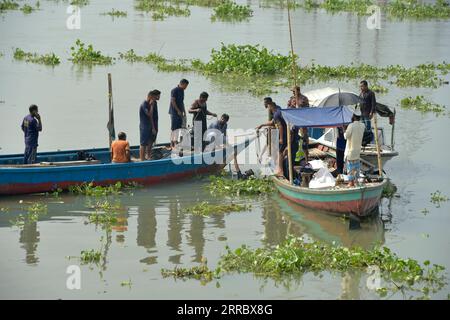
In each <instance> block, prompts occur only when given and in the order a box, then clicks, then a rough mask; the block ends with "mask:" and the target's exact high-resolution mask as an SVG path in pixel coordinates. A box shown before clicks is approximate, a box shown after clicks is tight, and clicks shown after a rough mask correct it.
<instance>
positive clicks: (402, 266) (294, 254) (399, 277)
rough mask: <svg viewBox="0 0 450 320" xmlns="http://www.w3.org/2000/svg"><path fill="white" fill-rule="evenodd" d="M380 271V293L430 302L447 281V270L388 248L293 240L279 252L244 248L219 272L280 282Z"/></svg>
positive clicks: (228, 257)
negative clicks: (304, 276) (285, 277)
mask: <svg viewBox="0 0 450 320" xmlns="http://www.w3.org/2000/svg"><path fill="white" fill-rule="evenodd" d="M368 268H377V269H378V270H379V271H380V276H381V278H382V280H383V281H384V283H383V286H381V287H380V288H379V289H378V290H377V293H378V294H380V295H381V296H382V297H384V296H386V295H387V294H388V293H389V292H391V293H395V292H402V293H403V294H406V293H411V294H412V296H411V297H415V298H428V297H429V295H430V294H431V293H436V292H438V291H439V290H441V289H442V288H443V287H444V286H445V285H446V284H447V282H446V281H447V279H446V277H445V275H444V270H445V268H444V267H443V266H440V265H436V264H431V263H430V261H424V262H423V263H422V264H420V263H419V262H418V261H416V260H414V259H409V258H407V259H402V258H400V257H398V256H397V255H396V254H395V253H393V252H392V251H391V250H390V249H389V248H387V247H376V248H374V249H372V250H365V249H362V248H359V247H352V248H347V247H342V246H335V245H329V244H324V243H320V242H306V241H304V240H302V239H300V238H294V237H291V238H289V239H287V240H286V241H285V242H283V243H282V244H280V245H279V246H276V247H275V248H258V249H250V248H248V247H247V246H245V245H244V246H241V247H239V248H237V249H235V250H231V249H230V248H227V253H226V254H225V255H223V256H222V257H221V259H220V261H219V266H218V272H220V273H223V272H241V273H242V272H244V273H246V272H250V273H254V274H255V275H258V276H264V277H269V278H278V277H281V276H283V275H292V274H304V273H306V272H313V273H315V274H320V273H321V272H324V271H331V272H341V273H342V272H347V271H358V270H360V271H366V270H367V269H368Z"/></svg>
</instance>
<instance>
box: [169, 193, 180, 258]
mask: <svg viewBox="0 0 450 320" xmlns="http://www.w3.org/2000/svg"><path fill="white" fill-rule="evenodd" d="M182 230H183V218H182V214H181V213H180V212H179V210H178V203H177V202H175V201H174V202H171V203H170V204H169V221H168V229H167V246H168V247H169V248H170V249H172V250H174V251H177V252H179V253H178V254H174V255H171V256H169V262H171V263H173V264H180V263H181V257H182V256H183V254H182V251H181V248H180V245H181V242H182V241H183V240H182V237H181V232H182Z"/></svg>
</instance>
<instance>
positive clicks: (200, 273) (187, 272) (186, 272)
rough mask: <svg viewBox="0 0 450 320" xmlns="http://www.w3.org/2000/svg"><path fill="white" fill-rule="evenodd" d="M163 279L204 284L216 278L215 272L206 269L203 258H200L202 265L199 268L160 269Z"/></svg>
mask: <svg viewBox="0 0 450 320" xmlns="http://www.w3.org/2000/svg"><path fill="white" fill-rule="evenodd" d="M161 275H162V276H163V278H168V277H173V278H174V279H182V280H186V279H196V280H200V282H201V283H203V284H205V283H208V282H210V281H212V280H213V279H214V278H215V277H218V274H217V272H216V271H213V270H211V269H209V268H208V266H207V262H206V259H205V258H202V263H201V264H200V265H199V266H194V267H191V268H182V267H175V268H174V269H171V270H169V269H161Z"/></svg>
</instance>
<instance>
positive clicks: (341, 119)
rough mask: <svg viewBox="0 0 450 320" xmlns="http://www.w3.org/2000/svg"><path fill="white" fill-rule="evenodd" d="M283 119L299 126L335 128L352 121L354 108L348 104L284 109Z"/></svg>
mask: <svg viewBox="0 0 450 320" xmlns="http://www.w3.org/2000/svg"><path fill="white" fill-rule="evenodd" d="M281 114H282V115H283V119H284V120H285V121H286V123H287V124H288V125H290V126H295V127H298V128H308V127H317V128H335V127H342V126H344V125H347V124H349V123H351V122H352V115H353V108H351V107H347V106H340V107H323V108H295V109H282V110H281Z"/></svg>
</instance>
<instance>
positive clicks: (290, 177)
mask: <svg viewBox="0 0 450 320" xmlns="http://www.w3.org/2000/svg"><path fill="white" fill-rule="evenodd" d="M286 129H287V148H288V166H289V182H290V184H293V183H294V174H293V172H292V148H291V145H292V143H291V128H290V126H289V125H287V126H286Z"/></svg>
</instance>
